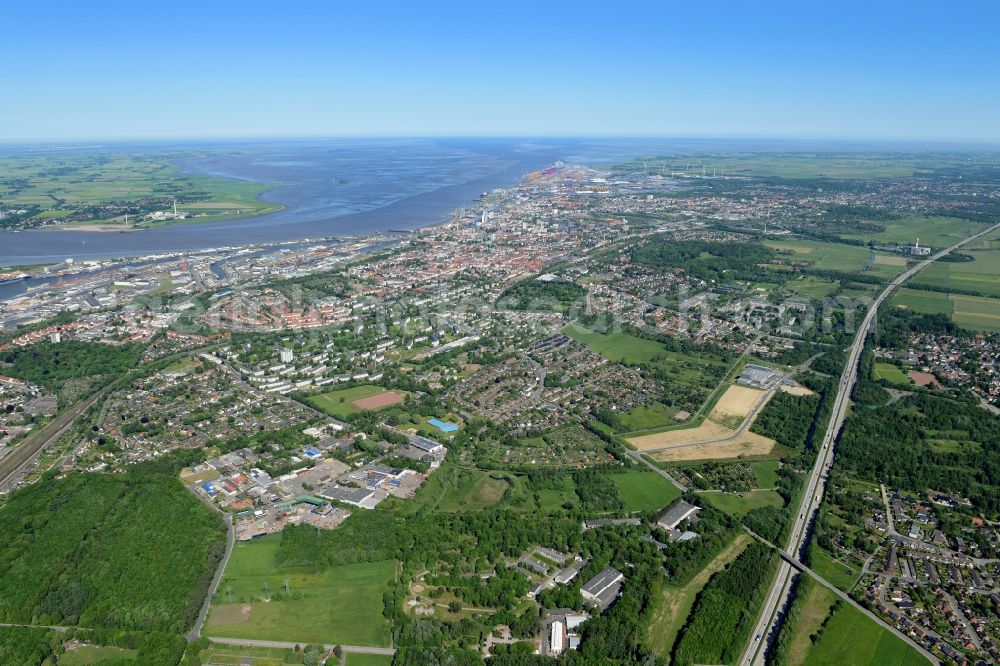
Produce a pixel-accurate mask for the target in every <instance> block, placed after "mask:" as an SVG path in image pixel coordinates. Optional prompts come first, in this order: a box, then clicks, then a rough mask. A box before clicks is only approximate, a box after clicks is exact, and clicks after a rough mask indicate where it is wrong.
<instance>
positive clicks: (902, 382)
mask: <svg viewBox="0 0 1000 666" xmlns="http://www.w3.org/2000/svg"><path fill="white" fill-rule="evenodd" d="M872 379H876V380H878V379H884V380H885V381H887V382H889V383H890V384H895V385H897V386H910V385H912V384H913V382H912V381H911V380H910V378H909V377H907V376H906V375H905V374H904V373H903V371H902V369H900V367H899V366H898V365H893V364H892V363H876V364H875V367H874V368H872Z"/></svg>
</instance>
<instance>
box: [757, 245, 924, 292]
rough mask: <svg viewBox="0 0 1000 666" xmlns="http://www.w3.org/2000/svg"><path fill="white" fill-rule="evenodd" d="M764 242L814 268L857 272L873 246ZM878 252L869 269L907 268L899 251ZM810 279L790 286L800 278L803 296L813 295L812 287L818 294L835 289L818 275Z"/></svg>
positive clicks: (889, 271) (891, 271)
mask: <svg viewBox="0 0 1000 666" xmlns="http://www.w3.org/2000/svg"><path fill="white" fill-rule="evenodd" d="M764 244H765V245H767V246H768V247H770V248H774V249H775V250H778V251H779V252H781V253H782V254H783V257H784V258H785V259H786V260H787V261H795V262H804V263H807V264H809V266H811V267H812V268H817V269H821V270H828V271H843V272H846V273H858V272H861V271H862V270H863V269H864V268H865V266H866V265H868V261H869V259H870V258H871V250H869V249H868V248H867V247H863V246H860V245H843V244H840V243H826V242H822V241H812V240H805V239H795V240H782V241H774V240H769V241H766V242H765V243H764ZM875 256H876V262H875V263H874V264H873V265H871V266H870V267H869V269H868V272H870V273H873V274H875V275H880V276H885V277H889V276H893V275H896V274H897V273H900V272H902V270H903V269H904V268H905V262H901V261H899V259H900V257H897V256H896V255H891V254H886V253H882V252H876V253H875ZM886 262H890V263H886ZM808 280H809V278H806V279H805V280H801V281H799V280H793V281H792V282H790V283H789V284H788V288H789V289H793V290H794V289H795V286H796V285H797V284H799V283H800V282H801V283H802V288H803V289H804V290H805V293H803V294H802V295H803V296H812V295H814V294H813V293H809V292H810V291H811V292H814V293H816V294H818V295H824V294H823V293H819V292H821V291H826V292H828V293H832V291H833V290H832V289H830V286H831V283H826V284H823V283H822V282H823V281H821V280H818V279H815V278H812V281H808ZM820 287H822V288H823V289H820Z"/></svg>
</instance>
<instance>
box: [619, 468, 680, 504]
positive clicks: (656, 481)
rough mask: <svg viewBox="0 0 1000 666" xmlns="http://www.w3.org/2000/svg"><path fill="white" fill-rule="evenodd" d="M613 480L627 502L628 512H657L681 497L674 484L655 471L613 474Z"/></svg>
mask: <svg viewBox="0 0 1000 666" xmlns="http://www.w3.org/2000/svg"><path fill="white" fill-rule="evenodd" d="M611 480H612V481H614V482H615V485H616V486H618V492H619V493H621V496H622V498H623V499H624V500H625V510H626V511H655V510H658V509H662V508H664V507H666V506H667V505H668V504H669V503H670V502H673V501H674V500H675V499H677V498H678V497H680V496H681V491H679V490H677V488H676V486H674V484H672V483H670V482H669V481H667V480H666V479H664V478H663V477H662V476H660V475H659V474H657V473H656V472H653V471H646V472H641V471H631V472H623V473H622V474H612V475H611Z"/></svg>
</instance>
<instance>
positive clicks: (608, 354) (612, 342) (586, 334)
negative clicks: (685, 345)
mask: <svg viewBox="0 0 1000 666" xmlns="http://www.w3.org/2000/svg"><path fill="white" fill-rule="evenodd" d="M563 333H565V334H566V335H568V336H569V337H571V338H573V339H574V340H576V341H577V342H580V343H583V344H585V345H587V346H588V347H590V348H591V349H592V350H593V351H595V352H597V353H598V354H600V355H601V356H603V357H605V358H607V359H609V360H612V361H622V362H624V363H642V362H644V361H651V360H653V359H654V358H656V357H657V356H659V355H660V354H662V353H664V349H663V345H661V344H659V343H658V342H653V341H652V340H643V339H642V338H637V337H635V336H633V335H629V334H627V333H598V332H596V331H591V330H590V329H587V328H582V327H580V326H576V325H570V326H567V327H566V328H564V329H563Z"/></svg>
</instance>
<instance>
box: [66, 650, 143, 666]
mask: <svg viewBox="0 0 1000 666" xmlns="http://www.w3.org/2000/svg"><path fill="white" fill-rule="evenodd" d="M135 657H136V651H135V650H126V649H125V648H118V647H106V646H100V645H84V646H81V647H78V648H76V649H75V650H70V651H68V652H65V653H63V655H62V656H61V657H59V664H60V665H61V666H88V665H89V664H100V663H101V662H107V661H124V660H128V661H135Z"/></svg>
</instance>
